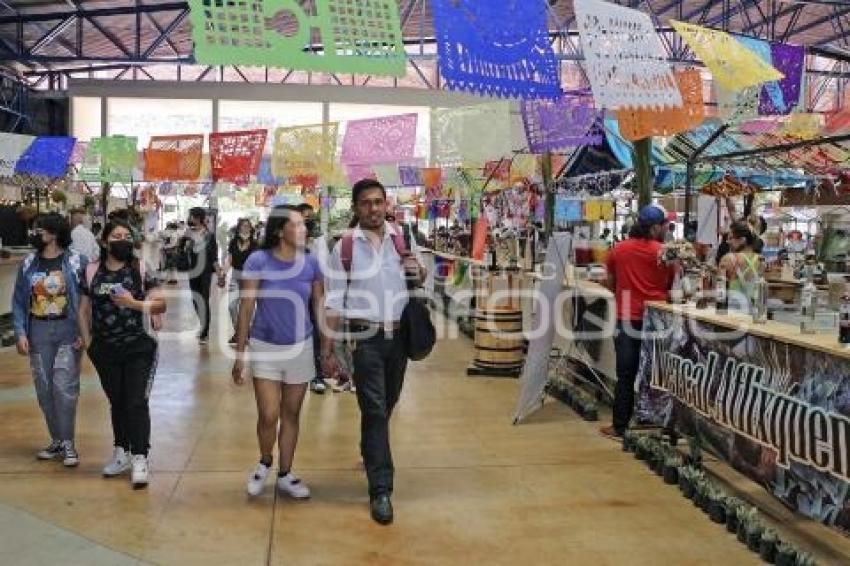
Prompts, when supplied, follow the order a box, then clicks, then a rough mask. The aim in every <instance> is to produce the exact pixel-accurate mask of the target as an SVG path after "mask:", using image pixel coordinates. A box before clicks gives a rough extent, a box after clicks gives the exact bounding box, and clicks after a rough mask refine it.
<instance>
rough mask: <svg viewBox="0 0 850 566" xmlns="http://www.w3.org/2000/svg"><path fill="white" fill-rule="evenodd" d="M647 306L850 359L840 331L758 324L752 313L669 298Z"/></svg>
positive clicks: (779, 324)
mask: <svg viewBox="0 0 850 566" xmlns="http://www.w3.org/2000/svg"><path fill="white" fill-rule="evenodd" d="M646 306H647V308H654V309H659V310H663V311H667V312H672V313H676V314H680V315H682V316H685V317H688V318H692V319H694V320H699V321H701V322H708V323H710V324H715V325H717V326H722V327H725V328H729V329H732V330H739V331H741V332H745V333H747V334H752V335H753V336H759V337H762V338H769V339H771V340H776V341H777V342H783V343H786V344H791V345H794V346H799V347H801V348H806V349H809V350H814V351H817V352H822V353H824V354H830V355H833V356H838V357H840V358H844V359H848V360H850V348H848V347H847V346H845V345H843V344H839V343H838V336H837V331H830V332H820V333H818V334H802V333H801V332H800V329H799V327H797V326H796V325H792V324H786V323H783V322H775V321H772V320H769V321H767V322H766V323H764V324H755V323H753V319H752V317H751V316H749V315H745V314H741V313H735V312H732V311H730V312H729V314H725V315H721V314H717V313H716V312H715V310H714V307H710V308H706V309H698V308H696V306H694V305H692V304H686V305H671V304H669V303H665V302H660V301H659V302H651V303H647V305H646Z"/></svg>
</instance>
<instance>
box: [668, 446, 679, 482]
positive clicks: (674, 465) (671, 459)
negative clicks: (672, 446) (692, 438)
mask: <svg viewBox="0 0 850 566" xmlns="http://www.w3.org/2000/svg"><path fill="white" fill-rule="evenodd" d="M681 465H682V457H681V456H679V455H678V454H677V453H676V451H675V450H673V451H672V453H671V454H668V455H667V456H666V457H665V458H664V483H666V484H667V485H676V484H677V483H678V482H679V466H681Z"/></svg>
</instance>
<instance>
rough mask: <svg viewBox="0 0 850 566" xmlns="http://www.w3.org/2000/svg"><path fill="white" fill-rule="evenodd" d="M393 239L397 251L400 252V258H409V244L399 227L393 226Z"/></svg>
mask: <svg viewBox="0 0 850 566" xmlns="http://www.w3.org/2000/svg"><path fill="white" fill-rule="evenodd" d="M392 239H393V245H394V246H395V251H397V252H398V255H399V256H401V257H407V256H408V255H410V250H408V249H407V242H405V241H404V233H403V232H402V230H401V228H400V227H399V226H397V225H393V232H392Z"/></svg>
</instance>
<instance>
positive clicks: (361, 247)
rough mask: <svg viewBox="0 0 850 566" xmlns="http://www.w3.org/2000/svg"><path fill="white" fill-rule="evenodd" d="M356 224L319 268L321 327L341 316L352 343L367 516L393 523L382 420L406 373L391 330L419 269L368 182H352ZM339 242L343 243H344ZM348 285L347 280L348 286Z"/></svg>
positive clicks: (325, 358) (332, 326)
mask: <svg viewBox="0 0 850 566" xmlns="http://www.w3.org/2000/svg"><path fill="white" fill-rule="evenodd" d="M352 203H353V208H354V213H355V215H356V216H357V218H358V219H359V221H358V222H359V223H358V225H357V227H356V228H354V230H352V231H351V232H349V233H348V234H346V236H344V237H343V239H342V240H340V241H339V242H337V244H336V246H335V247H334V250H333V252H332V253H331V255H330V258H329V261H328V265H327V266H326V279H327V285H328V289H327V298H326V303H325V305H326V307H327V317H326V319H327V324H328V328H327V329H326V331H329V332H330V334H332V335H335V334H337V333H338V330H339V328H340V326H341V321H342V319H345V322H346V324H347V326H348V329H349V331H350V332H351V335H352V337H353V338H354V339H355V346H354V381H355V383H356V385H357V402H358V405H359V406H360V414H361V426H360V433H361V438H360V452H361V455H362V456H363V461H364V464H365V467H366V475H367V477H368V480H369V498H370V510H371V514H372V518H373V519H374V520H375V521H376V522H378V523H380V524H382V525H386V524H389V523H391V522H392V521H393V508H392V503H391V501H390V498H391V496H392V492H393V475H394V471H395V470H394V468H393V461H392V454H391V452H390V439H389V421H390V416H391V415H392V412H393V408H395V405H396V403H397V402H398V399H399V397H400V395H401V388H402V384H403V383H404V374H405V371H406V369H407V355H406V351H405V350H406V348H405V346H404V344H403V342H402V339H401V336H400V333H399V327H400V320H401V314H402V311H403V310H404V307H405V306H406V305H407V301H408V293H407V279H408V278H411V279H417V280H419V282H421V281H422V280H424V279H425V268H424V267H422V261H421V259H419V258H417V255H416V248H415V247H413V246H415V242H411V243H410V245H411V247H412V249H411V251H412V252H413V253H410V254H408V253H404V257H403V255H402V253H400V251H401V252H404V249H401V250H400V248H401V247H402V244H401V243H400V240H401V239H400V232H401V231H400V229H399V228H398V227H397V226H394V225H393V224H390V223H389V222H387V221H386V220H385V217H386V213H387V195H386V191H385V190H384V187H383V185H381V184H380V183H379V182H377V181H375V180H373V179H364V180H362V181H358V182H357V183H356V184H355V185H354V187H353V191H352ZM346 240H347V241H348V243H347V244H346ZM349 281H350V282H349ZM332 345H333V340H331V339H327V340H323V342H322V363H323V364H325V365H326V367H327V373H329V374H330V373H331V372H332V368H333V364H334V363H335V362H334V359H333V352H332Z"/></svg>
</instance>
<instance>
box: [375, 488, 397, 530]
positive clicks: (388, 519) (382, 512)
mask: <svg viewBox="0 0 850 566" xmlns="http://www.w3.org/2000/svg"><path fill="white" fill-rule="evenodd" d="M369 507H370V508H371V510H372V519H374V521H375V522H376V523H378V524H381V525H389V524H390V523H392V522H393V504H392V501H390V496H389V495H387V494H383V495H378V496H377V497H375V498H373V499H372V501H371V502H370V504H369Z"/></svg>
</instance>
